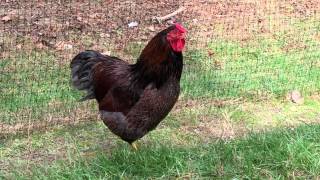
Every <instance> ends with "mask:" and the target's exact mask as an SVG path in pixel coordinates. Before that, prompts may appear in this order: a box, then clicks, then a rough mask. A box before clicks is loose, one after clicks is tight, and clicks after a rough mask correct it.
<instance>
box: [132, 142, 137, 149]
mask: <svg viewBox="0 0 320 180" xmlns="http://www.w3.org/2000/svg"><path fill="white" fill-rule="evenodd" d="M131 147H132V148H133V149H134V150H135V151H137V150H138V146H137V143H136V142H132V143H131Z"/></svg>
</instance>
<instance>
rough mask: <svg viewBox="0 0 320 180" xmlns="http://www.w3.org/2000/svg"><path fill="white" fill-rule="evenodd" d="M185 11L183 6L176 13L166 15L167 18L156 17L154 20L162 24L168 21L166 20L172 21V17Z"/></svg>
mask: <svg viewBox="0 0 320 180" xmlns="http://www.w3.org/2000/svg"><path fill="white" fill-rule="evenodd" d="M185 9H186V8H185V7H183V6H182V7H180V8H179V9H177V10H175V11H174V12H172V13H170V14H168V15H165V16H162V17H154V18H152V20H153V21H156V22H158V23H161V22H163V21H166V20H168V19H170V18H171V17H173V16H175V15H177V14H178V13H180V12H182V11H183V10H185Z"/></svg>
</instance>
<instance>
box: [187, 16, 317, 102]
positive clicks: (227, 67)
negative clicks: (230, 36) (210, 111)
mask: <svg viewBox="0 0 320 180" xmlns="http://www.w3.org/2000/svg"><path fill="white" fill-rule="evenodd" d="M291 28H292V29H291V31H289V32H286V31H283V32H282V31H281V32H279V33H275V34H273V35H272V36H266V35H260V36H259V35H257V36H256V38H255V39H252V40H248V41H245V42H239V41H235V40H226V39H214V40H212V41H211V42H210V43H209V45H208V48H207V49H202V50H196V51H191V52H189V53H187V54H186V56H187V59H186V64H187V66H186V68H185V73H184V75H183V80H182V87H183V88H184V94H185V95H186V96H187V97H189V98H198V97H214V98H223V97H232V98H235V97H248V96H250V94H255V93H257V92H259V93H260V94H261V93H262V94H270V95H272V96H276V97H281V96H283V95H285V94H286V93H288V92H289V91H291V90H294V89H298V90H300V91H302V92H303V93H305V94H309V93H314V92H316V91H319V88H320V81H319V80H320V79H319V77H320V65H319V62H318V60H319V59H320V52H319V51H318V49H319V47H320V43H319V41H318V40H317V39H316V38H315V36H316V35H317V32H318V31H319V30H320V24H319V23H315V22H313V23H311V22H309V21H302V20H301V21H299V22H298V23H296V24H294V25H293V27H291ZM208 51H211V52H212V53H213V55H212V56H209V55H208Z"/></svg>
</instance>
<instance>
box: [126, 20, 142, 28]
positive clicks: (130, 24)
mask: <svg viewBox="0 0 320 180" xmlns="http://www.w3.org/2000/svg"><path fill="white" fill-rule="evenodd" d="M138 25H139V23H138V22H137V21H133V22H131V23H129V24H128V27H129V28H133V27H137V26H138Z"/></svg>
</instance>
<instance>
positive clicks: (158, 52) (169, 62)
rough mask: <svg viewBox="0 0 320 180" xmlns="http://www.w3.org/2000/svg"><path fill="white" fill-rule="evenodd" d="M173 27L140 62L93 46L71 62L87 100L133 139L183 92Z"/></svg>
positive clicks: (154, 123)
mask: <svg viewBox="0 0 320 180" xmlns="http://www.w3.org/2000/svg"><path fill="white" fill-rule="evenodd" d="M171 29H172V27H169V28H167V29H166V30H164V31H162V32H160V33H158V34H157V35H156V36H155V37H154V38H153V39H152V40H151V41H150V42H149V43H148V45H147V46H146V47H145V48H144V50H143V51H142V53H141V55H140V57H139V58H138V60H137V63H136V64H132V65H131V64H128V63H127V62H125V61H123V60H121V59H118V58H116V57H110V56H104V55H101V54H100V53H98V52H95V51H85V52H82V53H80V54H78V55H77V56H76V57H75V58H74V59H73V60H72V62H71V65H70V66H71V70H72V83H73V85H74V86H75V87H76V88H78V89H79V90H86V91H87V96H86V97H84V98H83V99H84V100H86V99H93V98H95V99H96V100H97V102H98V104H99V110H100V114H101V118H102V120H103V122H104V123H105V124H106V126H108V128H109V129H110V130H111V131H112V132H113V133H114V134H116V135H118V136H120V137H121V138H122V139H123V140H125V141H127V142H129V143H131V142H133V141H135V140H137V139H139V138H141V137H143V136H144V135H145V134H146V133H147V132H149V131H150V130H153V129H154V128H155V127H156V126H157V125H158V124H159V123H160V122H161V120H163V119H164V118H165V117H166V116H167V114H168V113H169V112H170V110H171V109H172V108H173V106H174V104H175V103H176V101H177V99H178V97H179V93H180V77H181V73H182V66H183V62H182V60H183V57H182V53H181V52H174V51H172V49H171V47H170V45H169V44H168V42H166V39H165V36H166V33H168V32H169V31H170V30H171Z"/></svg>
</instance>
